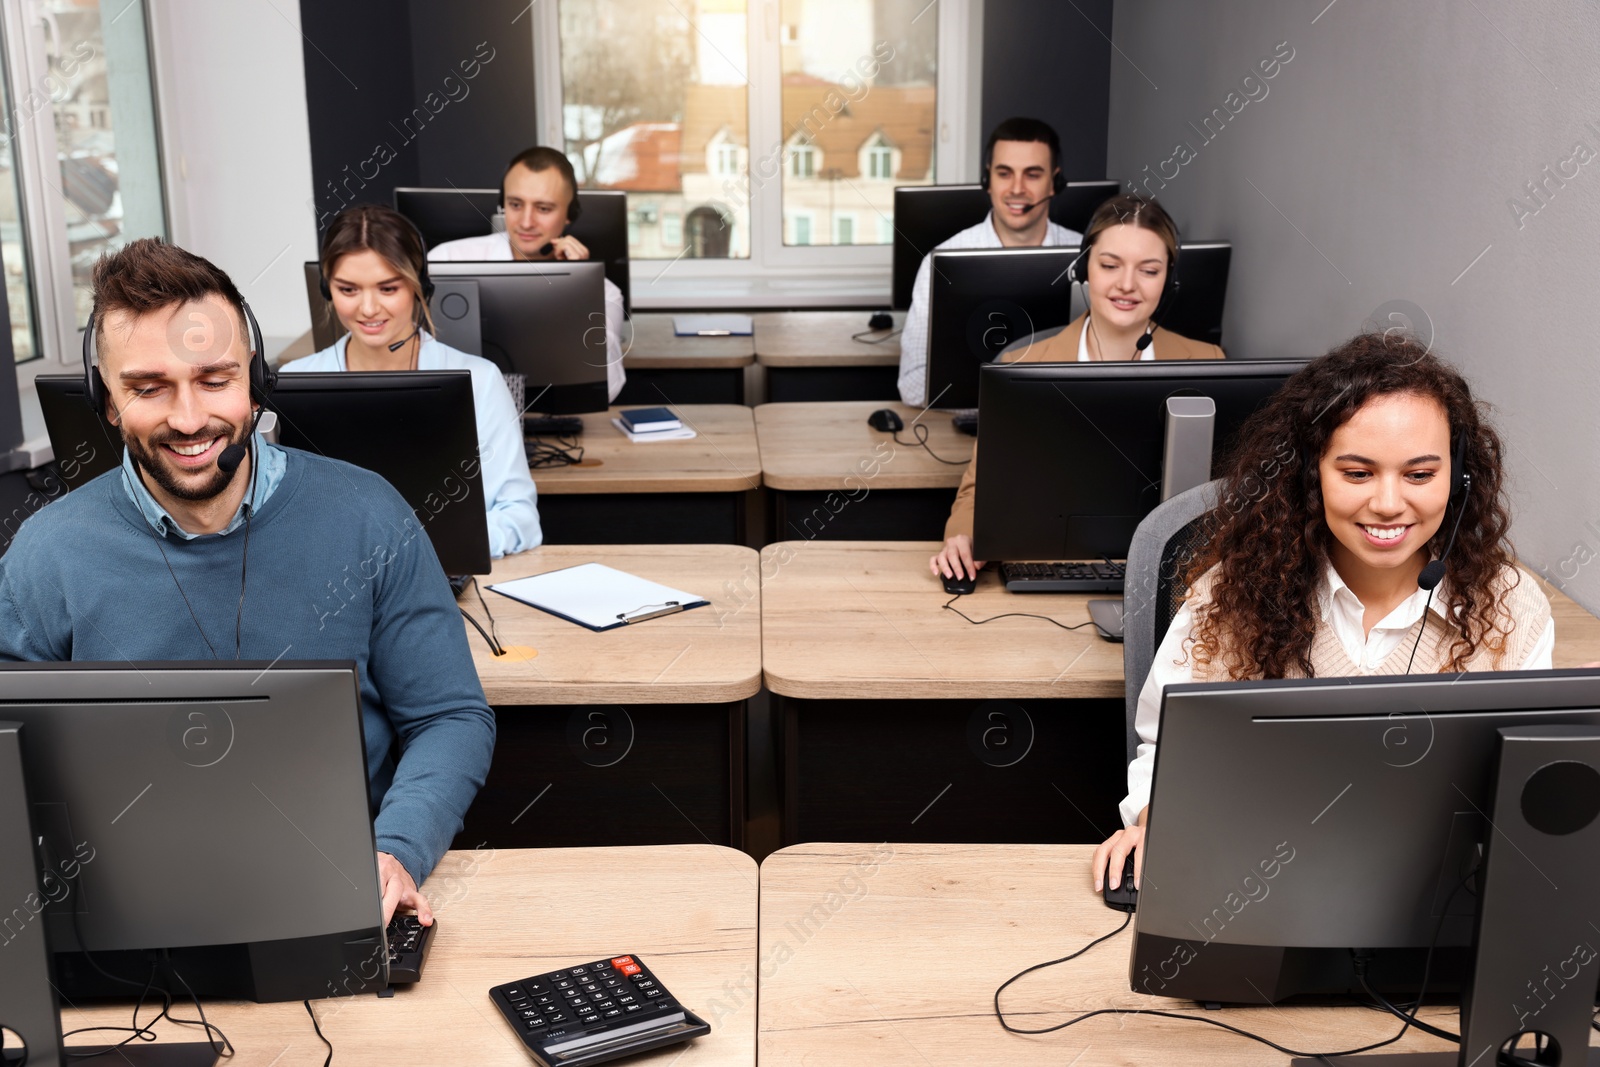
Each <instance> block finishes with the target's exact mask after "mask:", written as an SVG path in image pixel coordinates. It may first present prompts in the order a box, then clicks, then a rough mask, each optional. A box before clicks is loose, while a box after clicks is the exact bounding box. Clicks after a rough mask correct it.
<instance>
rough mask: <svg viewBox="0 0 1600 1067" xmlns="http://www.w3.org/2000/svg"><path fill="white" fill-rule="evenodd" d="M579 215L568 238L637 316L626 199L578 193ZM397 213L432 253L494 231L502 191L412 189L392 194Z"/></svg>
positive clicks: (601, 192) (611, 193)
mask: <svg viewBox="0 0 1600 1067" xmlns="http://www.w3.org/2000/svg"><path fill="white" fill-rule="evenodd" d="M578 203H579V205H581V208H582V210H581V213H580V214H579V216H578V221H577V222H574V223H572V224H571V225H570V226H568V227H567V233H569V234H571V235H572V236H573V237H576V238H577V239H578V240H579V241H582V242H583V244H584V246H585V247H586V248H588V249H589V258H590V259H592V260H594V261H595V262H597V263H604V264H605V267H606V278H607V280H609V281H610V282H611V284H612V285H615V286H616V287H617V288H618V289H620V290H621V291H622V305H623V310H624V313H626V314H629V315H631V314H632V313H633V296H632V292H633V286H632V283H631V281H630V279H629V273H628V194H627V193H624V192H621V191H618V190H613V189H579V190H578ZM394 209H395V210H396V211H398V212H400V214H402V215H404V216H405V217H406V218H408V219H410V220H411V221H412V222H414V223H416V226H417V229H418V230H420V231H422V240H423V243H425V244H426V245H427V246H428V247H429V248H432V247H433V246H434V245H438V244H443V243H444V242H446V241H455V240H459V239H460V238H462V237H481V236H483V235H484V234H486V233H490V232H491V231H492V230H493V227H494V222H493V220H494V215H495V212H496V211H498V210H500V190H498V189H414V188H400V189H396V190H395V191H394Z"/></svg>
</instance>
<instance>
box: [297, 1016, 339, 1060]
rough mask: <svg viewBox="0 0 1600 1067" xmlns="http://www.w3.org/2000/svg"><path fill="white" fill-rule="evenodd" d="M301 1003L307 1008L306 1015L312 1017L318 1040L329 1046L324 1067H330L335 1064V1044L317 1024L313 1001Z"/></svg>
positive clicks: (312, 1027) (312, 1025)
mask: <svg viewBox="0 0 1600 1067" xmlns="http://www.w3.org/2000/svg"><path fill="white" fill-rule="evenodd" d="M301 1003H302V1004H304V1005H305V1006H306V1014H307V1015H309V1016H311V1029H313V1030H315V1031H316V1032H317V1040H319V1041H321V1042H322V1043H323V1044H324V1045H327V1046H328V1055H327V1058H325V1059H324V1060H323V1061H322V1067H328V1065H329V1064H331V1063H332V1062H333V1042H332V1041H329V1040H328V1039H327V1037H325V1036H324V1035H323V1033H322V1024H321V1023H319V1022H317V1013H316V1012H314V1011H312V1010H311V1001H309V1000H303V1001H301Z"/></svg>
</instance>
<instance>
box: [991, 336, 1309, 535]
mask: <svg viewBox="0 0 1600 1067" xmlns="http://www.w3.org/2000/svg"><path fill="white" fill-rule="evenodd" d="M1304 366H1305V364H1304V363H1302V362H1300V361H1298V360H1273V361H1265V360H1170V361H1163V360H1156V361H1152V362H1149V363H1005V364H989V365H987V366H985V367H983V368H982V369H981V371H980V377H981V379H982V387H981V396H980V402H979V405H978V412H979V414H978V424H979V425H980V426H982V427H983V434H982V438H983V447H982V448H981V449H979V450H978V470H977V484H978V490H977V497H976V500H975V502H974V506H975V515H974V519H973V535H972V541H973V544H972V551H973V555H974V557H976V558H977V559H985V560H1094V559H1101V558H1111V559H1124V558H1126V556H1127V554H1128V545H1129V543H1130V542H1131V541H1132V540H1133V531H1134V529H1135V527H1137V526H1138V525H1139V521H1140V520H1141V519H1143V518H1144V517H1145V516H1146V515H1148V514H1149V513H1150V511H1151V509H1152V508H1154V507H1155V506H1156V505H1157V504H1159V503H1160V502H1161V499H1162V480H1163V466H1164V456H1165V455H1166V444H1167V430H1166V427H1167V425H1168V406H1169V405H1168V399H1169V398H1179V397H1204V398H1207V399H1209V400H1210V401H1212V403H1213V404H1214V406H1215V414H1214V418H1213V421H1212V426H1213V430H1212V434H1211V440H1212V441H1214V445H1213V446H1212V449H1211V456H1212V462H1211V463H1208V464H1206V467H1207V469H1209V470H1211V471H1212V472H1213V476H1215V474H1217V473H1220V471H1221V470H1222V466H1223V463H1224V462H1225V461H1226V458H1227V451H1228V448H1229V446H1230V445H1231V443H1232V441H1233V439H1234V437H1235V436H1236V435H1237V433H1238V430H1239V427H1240V426H1241V425H1242V424H1243V423H1244V421H1245V419H1247V418H1249V416H1250V415H1251V413H1252V412H1254V411H1255V410H1256V409H1257V408H1258V407H1260V406H1261V405H1262V404H1263V403H1264V402H1265V401H1266V400H1267V398H1268V397H1270V396H1271V395H1272V394H1273V393H1276V392H1277V391H1278V388H1279V387H1280V386H1281V385H1282V384H1283V382H1284V379H1286V378H1288V377H1289V376H1290V375H1291V374H1294V373H1295V372H1296V371H1299V370H1300V369H1301V368H1302V367H1304Z"/></svg>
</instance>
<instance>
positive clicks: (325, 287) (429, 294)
mask: <svg viewBox="0 0 1600 1067" xmlns="http://www.w3.org/2000/svg"><path fill="white" fill-rule="evenodd" d="M502 195H504V194H502ZM395 214H396V215H397V216H399V217H400V218H402V219H405V220H406V225H407V226H409V227H411V232H412V233H414V234H416V237H417V249H418V250H419V251H420V252H421V253H422V256H421V263H422V265H421V266H420V267H418V268H417V284H418V285H419V286H420V287H421V289H422V302H423V303H424V304H429V303H432V302H433V279H432V278H430V277H429V276H428V242H427V241H426V240H425V239H424V238H423V236H422V231H421V230H420V229H418V228H417V224H416V223H414V222H412V221H411V220H410V219H408V218H406V216H404V215H401V214H400V213H399V212H398V211H396V212H395ZM332 232H333V227H331V226H330V227H328V229H327V230H325V231H323V234H322V247H321V248H320V249H319V250H318V251H317V287H318V288H319V289H321V290H322V299H324V300H326V301H328V302H329V303H332V302H333V289H332V287H331V286H329V284H328V275H327V273H326V272H325V271H324V270H323V269H322V261H323V258H324V257H323V255H322V253H323V252H326V251H327V250H328V234H330V233H332Z"/></svg>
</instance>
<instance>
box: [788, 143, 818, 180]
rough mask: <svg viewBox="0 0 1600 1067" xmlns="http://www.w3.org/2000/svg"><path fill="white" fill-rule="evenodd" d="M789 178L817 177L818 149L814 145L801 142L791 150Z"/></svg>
mask: <svg viewBox="0 0 1600 1067" xmlns="http://www.w3.org/2000/svg"><path fill="white" fill-rule="evenodd" d="M789 176H790V177H791V178H815V177H816V176H817V149H816V147H815V146H814V145H808V144H806V143H805V142H804V141H800V142H797V143H796V144H794V145H792V146H791V147H790V148H789Z"/></svg>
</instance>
